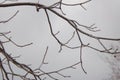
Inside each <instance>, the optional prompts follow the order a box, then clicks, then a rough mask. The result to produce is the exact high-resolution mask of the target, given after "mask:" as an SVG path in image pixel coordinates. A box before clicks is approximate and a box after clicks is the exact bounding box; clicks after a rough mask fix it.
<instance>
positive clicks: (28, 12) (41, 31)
mask: <svg viewBox="0 0 120 80" xmlns="http://www.w3.org/2000/svg"><path fill="white" fill-rule="evenodd" d="M19 1H20V2H22V1H32V2H37V0H19ZM56 1H57V0H49V1H48V0H40V3H43V4H45V5H50V4H52V3H54V2H56ZM79 1H83V0H74V1H73V0H63V2H65V3H77V2H79ZM84 1H85V0H84ZM1 2H2V1H1ZM84 7H85V8H86V9H87V11H85V10H84V9H83V8H81V7H80V6H76V7H66V6H62V9H63V11H64V13H65V14H66V17H69V18H70V19H74V20H76V21H78V22H79V23H80V24H84V25H91V24H93V23H95V24H96V26H97V27H98V29H100V30H101V31H100V32H97V33H92V32H89V33H91V34H94V35H97V36H104V37H114V38H120V31H119V30H120V27H119V26H120V1H119V0H92V1H91V2H89V3H87V4H85V5H84ZM17 10H19V11H20V12H19V13H18V14H17V16H15V17H14V19H12V20H11V21H9V22H8V23H6V24H0V32H6V31H11V34H9V36H11V37H12V40H13V41H15V42H16V43H17V44H20V45H23V44H27V43H31V42H33V45H30V46H27V47H24V48H18V47H16V46H15V45H13V44H11V43H8V44H5V46H6V50H7V51H8V52H9V53H12V55H13V56H17V55H21V57H20V58H18V61H20V62H23V63H26V64H32V66H31V67H33V68H37V67H38V66H39V64H40V63H41V60H42V58H43V55H44V52H45V49H46V47H47V46H49V50H48V55H47V57H46V62H48V63H49V64H48V65H45V66H44V67H43V70H46V71H51V70H56V69H60V68H61V67H65V66H69V65H71V64H73V63H75V62H77V61H79V49H74V50H70V49H68V48H65V47H63V50H62V52H61V53H58V50H59V44H58V43H57V41H56V40H55V39H54V38H53V37H52V36H51V34H50V29H49V25H48V22H47V18H46V15H45V12H44V10H40V12H36V8H35V7H27V6H24V7H12V8H0V20H6V19H8V18H9V17H10V16H12V15H13V14H14V13H15V12H16V11H17ZM49 14H50V18H51V21H52V25H53V30H54V33H57V32H58V31H60V33H59V34H58V35H57V36H58V38H60V39H61V40H62V41H63V42H65V41H67V40H68V39H69V38H70V37H71V35H72V33H73V29H72V27H71V26H69V25H68V24H67V23H66V22H64V21H63V20H62V19H60V18H58V17H57V16H56V15H54V14H52V13H51V12H49ZM81 36H82V37H83V40H84V41H85V43H87V42H88V41H91V43H93V45H94V46H98V45H97V44H95V41H94V40H91V39H88V38H86V37H84V36H83V35H81ZM2 40H4V39H3V38H2ZM106 44H107V45H108V46H112V45H113V44H119V43H110V44H108V43H106ZM70 45H72V46H75V45H78V41H77V40H76V38H75V39H74V40H73V41H72V42H71V44H70ZM104 56H110V55H106V54H103V53H102V54H101V53H98V52H96V51H94V50H90V49H87V50H85V49H84V52H83V64H84V67H85V70H86V71H87V72H88V74H87V75H85V74H84V73H83V71H82V69H81V67H80V65H78V66H76V67H77V69H76V70H72V69H68V70H65V71H63V73H64V74H65V75H71V76H72V78H65V79H63V78H61V77H60V78H61V79H62V80H104V79H107V78H109V77H110V73H111V70H110V68H109V64H108V63H106V61H105V59H104ZM57 77H58V76H57Z"/></svg>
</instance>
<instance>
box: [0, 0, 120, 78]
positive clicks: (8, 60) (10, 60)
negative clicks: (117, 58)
mask: <svg viewBox="0 0 120 80" xmlns="http://www.w3.org/2000/svg"><path fill="white" fill-rule="evenodd" d="M6 1H7V0H5V1H4V2H3V3H4V4H3V3H1V4H0V8H1V7H13V6H34V7H36V11H37V12H39V10H40V9H43V10H44V11H45V14H46V17H47V20H48V24H49V28H50V32H51V35H52V36H53V37H54V38H55V40H56V41H57V42H58V43H59V45H60V50H59V52H61V51H62V48H63V46H64V47H67V48H69V49H79V50H80V51H79V53H80V59H79V61H78V62H76V63H75V64H73V65H70V66H68V67H64V68H61V69H58V70H55V71H51V72H47V71H44V70H42V69H41V68H42V67H43V65H45V64H48V63H47V62H45V59H46V55H47V53H48V46H47V48H46V51H45V54H44V57H43V59H42V63H41V64H40V66H39V68H36V69H34V70H33V69H31V68H30V67H29V66H28V65H26V64H23V63H19V62H18V61H16V60H15V59H16V58H19V56H17V57H12V56H11V54H9V53H8V52H7V51H6V50H5V48H4V43H7V42H11V43H12V44H14V45H16V46H17V47H26V46H29V45H31V44H32V43H29V44H25V45H18V44H17V43H15V42H14V41H13V40H12V39H11V38H9V37H8V36H7V34H9V33H11V32H10V31H9V32H4V33H3V32H2V33H0V37H4V38H6V39H7V40H6V41H1V40H0V53H1V55H2V56H4V58H1V59H0V70H1V73H2V79H3V80H6V79H7V80H10V79H12V80H14V79H15V77H19V78H21V79H22V80H45V79H46V77H44V78H42V76H48V77H49V78H51V79H53V80H59V79H57V78H55V77H54V76H53V75H52V74H57V75H60V76H62V77H64V78H66V77H70V76H66V75H63V74H62V73H60V72H61V71H64V70H66V69H69V68H72V69H75V66H76V65H79V64H80V65H81V68H82V70H83V72H84V73H85V74H87V72H86V71H85V69H84V66H83V61H82V53H83V48H85V47H87V48H90V49H93V50H95V51H98V52H103V53H109V54H118V53H120V52H119V51H118V48H117V49H116V50H114V51H113V49H112V48H107V47H106V46H105V44H104V43H103V42H102V41H104V40H105V41H120V39H113V38H105V37H98V36H94V35H92V34H89V33H87V32H85V31H83V30H81V29H80V28H79V27H83V28H85V29H87V30H89V31H92V32H97V31H100V30H99V29H97V27H94V26H95V24H92V25H90V26H86V25H82V24H80V23H78V22H77V21H75V20H71V19H69V18H67V17H65V13H64V12H63V10H62V5H64V6H78V5H79V6H81V7H82V8H83V9H85V10H86V8H85V7H84V6H83V5H84V4H86V3H88V2H90V1H91V0H87V1H85V2H81V3H76V4H67V3H63V1H62V0H60V1H59V2H56V3H54V4H52V5H51V6H45V5H42V4H40V3H31V2H23V3H17V2H16V3H6ZM55 9H59V10H60V11H61V12H62V13H61V14H60V13H59V12H57V11H56V10H55ZM48 11H50V12H52V13H54V14H55V15H57V17H60V18H61V19H63V20H64V21H66V22H67V23H68V24H69V25H70V27H72V28H73V30H74V32H73V35H71V37H70V39H68V40H67V42H65V43H63V42H62V41H61V40H59V39H58V38H57V36H56V35H58V34H59V33H60V31H58V32H57V33H54V32H53V26H52V23H51V19H50V15H49V12H48ZM18 12H19V11H17V12H16V13H15V14H14V15H13V16H12V17H10V18H9V19H7V20H5V21H0V23H6V22H8V21H10V20H12V19H13V18H14V17H15V16H16V15H17V13H18ZM80 34H83V35H84V36H87V37H90V38H93V39H94V40H96V41H98V44H100V46H101V47H102V48H103V49H102V50H101V49H99V48H96V47H93V46H91V45H90V43H87V44H85V43H84V41H83V40H82V37H81V35H80ZM75 35H77V39H78V40H79V46H75V47H71V46H68V44H69V43H70V41H72V39H73V38H74V37H75ZM0 57H1V56H0ZM11 64H13V65H14V66H16V67H17V68H19V69H22V70H24V71H25V74H18V73H15V72H14V69H13V68H12V66H11ZM5 65H7V67H8V69H9V70H7V69H6V67H5ZM9 75H11V78H10V77H9ZM29 75H31V76H32V78H31V77H28V76H29Z"/></svg>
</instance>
